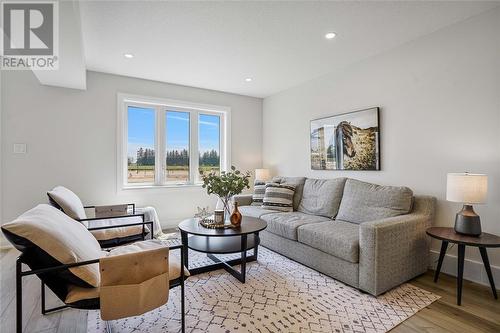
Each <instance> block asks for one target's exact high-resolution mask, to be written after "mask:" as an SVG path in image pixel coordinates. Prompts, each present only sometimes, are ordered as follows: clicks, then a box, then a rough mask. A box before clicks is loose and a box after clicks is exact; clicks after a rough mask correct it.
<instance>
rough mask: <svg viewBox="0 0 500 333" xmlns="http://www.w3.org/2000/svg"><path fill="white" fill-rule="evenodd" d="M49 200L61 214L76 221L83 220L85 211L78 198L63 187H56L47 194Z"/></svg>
mask: <svg viewBox="0 0 500 333" xmlns="http://www.w3.org/2000/svg"><path fill="white" fill-rule="evenodd" d="M47 195H48V196H49V199H50V200H52V201H54V202H55V203H56V204H57V206H58V207H60V208H61V209H62V210H63V212H65V213H66V215H68V216H69V217H71V218H74V219H76V220H79V219H84V218H86V217H87V216H86V215H85V209H84V208H83V204H82V201H81V200H80V198H79V197H78V196H77V195H76V194H75V193H73V191H71V190H69V189H67V188H66V187H64V186H56V187H54V189H53V190H52V191H49V192H47Z"/></svg>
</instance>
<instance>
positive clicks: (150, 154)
mask: <svg viewBox="0 0 500 333" xmlns="http://www.w3.org/2000/svg"><path fill="white" fill-rule="evenodd" d="M127 113H128V115H127V116H128V132H127V133H128V138H127V140H128V141H127V167H128V171H127V181H128V182H129V183H153V182H154V181H155V149H154V147H155V110H154V109H149V108H141V107H135V106H129V107H128V109H127Z"/></svg>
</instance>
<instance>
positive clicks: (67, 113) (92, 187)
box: [2, 71, 262, 227]
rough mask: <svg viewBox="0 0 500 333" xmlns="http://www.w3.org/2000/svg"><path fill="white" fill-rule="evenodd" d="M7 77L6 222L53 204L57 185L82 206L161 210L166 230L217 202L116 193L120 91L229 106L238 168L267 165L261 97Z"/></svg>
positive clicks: (194, 194) (107, 81) (128, 82)
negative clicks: (21, 147) (19, 149)
mask: <svg viewBox="0 0 500 333" xmlns="http://www.w3.org/2000/svg"><path fill="white" fill-rule="evenodd" d="M2 74H3V78H2V81H3V82H2V89H3V90H2V94H3V98H4V100H3V101H2V102H3V106H4V109H3V113H2V144H3V149H4V153H3V155H2V159H3V170H2V171H3V174H2V175H3V181H4V182H3V184H2V193H3V207H4V208H5V209H4V210H3V216H2V221H4V222H6V221H9V220H11V219H13V218H15V217H16V216H18V215H19V214H21V213H22V212H24V211H26V210H28V209H30V208H32V207H33V206H34V205H36V204H37V203H44V202H47V198H46V195H45V192H46V191H47V190H49V189H51V188H52V187H54V186H55V185H58V184H61V185H65V186H67V187H69V188H71V189H72V190H74V191H75V192H76V193H78V194H79V195H80V196H81V198H82V201H84V203H89V204H111V203H120V202H136V203H138V204H139V205H152V206H155V207H156V208H157V210H158V213H159V215H160V219H161V220H162V224H163V226H164V227H172V226H175V225H176V223H177V222H178V221H179V220H180V219H182V218H186V217H191V216H192V215H193V214H194V213H195V212H196V206H203V205H205V206H206V205H213V204H214V198H209V197H208V196H207V195H206V192H205V191H204V190H203V189H202V188H201V187H191V188H183V189H175V188H174V189H165V188H162V189H143V190H131V191H122V192H119V193H117V191H116V188H117V187H116V170H117V167H116V140H117V139H116V137H117V135H116V130H117V123H116V122H117V120H116V117H117V106H116V101H117V93H118V92H123V93H129V94H136V95H143V96H152V97H162V98H171V99H177V100H184V101H189V102H195V103H205V104H213V105H221V106H229V107H230V108H231V121H232V124H231V126H232V129H231V132H232V139H231V140H232V142H231V157H232V164H233V165H235V166H237V167H238V168H239V169H240V170H253V169H255V168H258V167H261V165H262V151H261V150H262V100H261V99H258V98H253V97H246V96H240V95H235V94H228V93H222V92H217V91H210V90H204V89H197V88H191V87H185V86H178V85H172V84H165V83H160V82H153V81H147V80H141V79H135V78H128V77H122V76H116V75H109V74H103V73H96V72H88V73H87V90H86V91H79V90H72V89H65V88H57V87H48V86H42V85H40V84H39V83H38V81H37V80H36V79H35V77H34V76H33V74H32V73H31V72H26V71H17V72H14V71H10V72H3V73H2ZM13 143H27V145H28V149H27V150H28V153H27V154H25V155H19V154H13V153H12V145H13Z"/></svg>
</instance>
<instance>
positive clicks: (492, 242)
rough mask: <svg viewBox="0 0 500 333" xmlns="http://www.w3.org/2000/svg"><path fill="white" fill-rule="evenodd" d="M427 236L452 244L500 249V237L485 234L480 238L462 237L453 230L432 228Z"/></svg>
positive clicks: (427, 231) (428, 230)
mask: <svg viewBox="0 0 500 333" xmlns="http://www.w3.org/2000/svg"><path fill="white" fill-rule="evenodd" d="M426 233H427V235H429V236H431V237H433V238H436V239H440V240H443V241H447V242H450V243H456V244H464V245H469V246H478V247H500V237H499V236H496V235H493V234H488V233H486V232H483V233H482V234H481V235H480V236H479V237H474V236H466V235H461V234H458V233H456V232H455V230H454V229H453V228H444V227H432V228H428V229H427V230H426Z"/></svg>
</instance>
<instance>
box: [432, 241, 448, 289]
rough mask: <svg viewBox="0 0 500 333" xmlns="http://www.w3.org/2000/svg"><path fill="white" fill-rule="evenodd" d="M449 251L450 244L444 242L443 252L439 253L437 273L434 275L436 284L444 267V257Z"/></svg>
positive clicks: (442, 243)
mask: <svg viewBox="0 0 500 333" xmlns="http://www.w3.org/2000/svg"><path fill="white" fill-rule="evenodd" d="M447 249H448V242H447V241H442V242H441V251H440V252H439V260H438V264H437V267H436V272H435V273H434V282H437V280H438V277H439V272H440V271H441V266H442V265H443V259H444V256H445V255H446V250H447Z"/></svg>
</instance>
